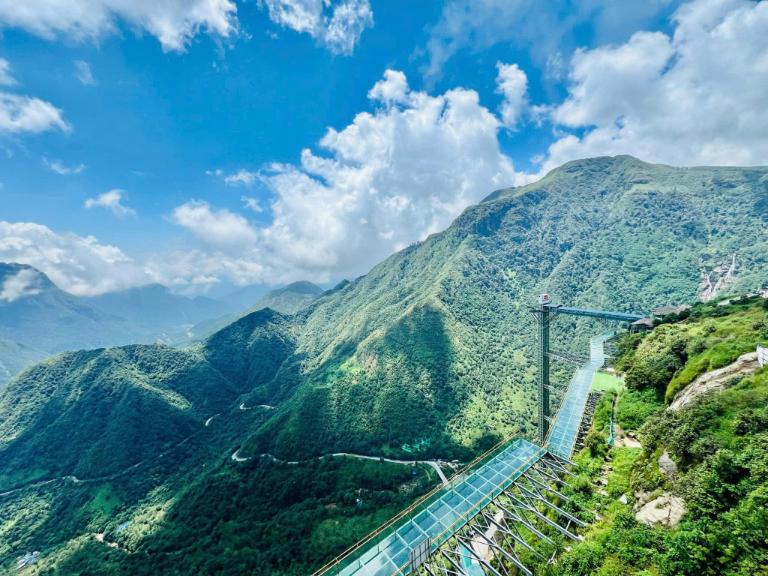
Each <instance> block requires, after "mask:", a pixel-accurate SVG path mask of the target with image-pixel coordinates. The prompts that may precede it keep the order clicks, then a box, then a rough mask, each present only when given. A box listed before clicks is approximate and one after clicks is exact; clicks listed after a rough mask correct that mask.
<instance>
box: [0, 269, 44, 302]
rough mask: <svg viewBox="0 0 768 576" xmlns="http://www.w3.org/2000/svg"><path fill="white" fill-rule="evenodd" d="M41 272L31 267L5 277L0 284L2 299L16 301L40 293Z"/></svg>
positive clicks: (0, 299)
mask: <svg viewBox="0 0 768 576" xmlns="http://www.w3.org/2000/svg"><path fill="white" fill-rule="evenodd" d="M40 291H41V290H40V274H38V273H37V272H36V271H35V270H31V269H29V268H27V269H24V270H19V271H18V272H17V273H16V274H14V275H13V276H9V277H8V278H6V279H5V281H4V282H3V284H2V286H0V301H3V302H15V301H16V300H20V299H22V298H27V297H29V296H34V295H35V294H40Z"/></svg>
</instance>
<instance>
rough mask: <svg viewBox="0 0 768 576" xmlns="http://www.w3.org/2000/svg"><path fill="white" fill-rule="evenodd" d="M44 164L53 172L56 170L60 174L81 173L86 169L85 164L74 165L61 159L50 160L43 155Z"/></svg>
mask: <svg viewBox="0 0 768 576" xmlns="http://www.w3.org/2000/svg"><path fill="white" fill-rule="evenodd" d="M43 164H45V167H46V168H48V170H50V171H51V172H55V173H56V174H59V175H60V176H69V175H70V174H80V173H81V172H82V171H83V170H85V164H83V163H80V164H75V165H74V166H67V165H66V164H64V163H63V162H62V161H61V160H49V159H48V158H46V157H45V156H43Z"/></svg>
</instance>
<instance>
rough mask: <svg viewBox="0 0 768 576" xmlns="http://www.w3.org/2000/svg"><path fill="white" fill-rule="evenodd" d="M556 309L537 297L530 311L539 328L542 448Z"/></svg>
mask: <svg viewBox="0 0 768 576" xmlns="http://www.w3.org/2000/svg"><path fill="white" fill-rule="evenodd" d="M556 311H557V308H553V307H552V306H551V300H550V298H549V296H548V295H546V294H542V295H541V296H540V297H539V305H538V306H537V307H536V308H533V309H532V312H533V315H534V317H535V318H536V323H537V324H538V327H539V354H538V361H539V443H540V445H541V446H544V443H545V442H546V441H547V434H548V433H549V421H550V419H551V405H550V400H549V390H550V383H549V353H550V351H549V324H550V322H551V321H552V317H553V316H554V312H556Z"/></svg>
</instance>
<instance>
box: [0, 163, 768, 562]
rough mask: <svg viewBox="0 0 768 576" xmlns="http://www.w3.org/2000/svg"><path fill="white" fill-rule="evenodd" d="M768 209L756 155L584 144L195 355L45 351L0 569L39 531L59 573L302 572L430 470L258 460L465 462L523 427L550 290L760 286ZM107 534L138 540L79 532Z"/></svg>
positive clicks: (638, 292)
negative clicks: (575, 154)
mask: <svg viewBox="0 0 768 576" xmlns="http://www.w3.org/2000/svg"><path fill="white" fill-rule="evenodd" d="M766 226H768V169H766V168H685V169H681V168H672V167H668V166H659V165H650V164H646V163H643V162H641V161H639V160H636V159H634V158H631V157H626V156H621V157H616V158H595V159H590V160H582V161H576V162H571V163H569V164H566V165H564V166H563V167H561V168H559V169H557V170H555V171H553V172H551V173H550V174H548V175H547V176H546V177H545V178H543V179H542V180H540V181H539V182H536V183H533V184H530V185H527V186H524V187H520V188H514V189H507V190H501V191H498V192H495V193H493V194H492V195H491V196H489V197H488V198H487V199H486V200H485V201H483V202H482V203H480V204H479V205H477V206H473V207H471V208H469V209H467V210H466V211H465V212H464V213H463V214H462V215H461V216H460V217H459V218H457V219H456V221H455V222H454V223H453V224H452V225H451V226H450V227H449V228H448V229H447V230H446V231H444V232H442V233H440V234H435V235H433V236H430V237H429V238H427V239H426V240H425V241H423V242H420V243H418V244H414V245H413V246H410V247H409V248H407V249H405V250H403V251H402V252H399V253H397V254H395V255H393V256H391V257H390V258H388V259H387V260H385V261H384V262H382V263H381V264H379V265H378V266H376V267H375V268H373V270H371V271H370V272H369V273H368V274H366V275H365V276H363V277H361V278H358V279H357V280H355V281H353V282H351V283H347V284H342V285H340V286H338V287H337V288H336V289H334V290H331V291H329V292H326V293H324V294H323V295H321V296H320V297H319V298H317V299H316V300H315V301H314V302H312V303H311V304H310V305H309V306H308V307H306V308H303V309H301V310H299V311H298V312H297V313H295V314H292V315H283V314H280V313H278V312H274V311H271V310H261V311H258V312H254V313H252V314H250V315H248V316H246V317H244V318H242V319H240V320H238V321H237V322H235V323H234V324H232V325H230V326H228V327H226V328H225V329H224V330H222V331H220V332H217V333H216V334H214V335H212V336H211V337H209V338H208V339H207V340H205V341H204V342H202V343H200V344H199V345H196V346H194V347H192V348H190V349H189V350H185V351H179V350H174V349H171V348H168V347H163V346H143V347H135V346H134V347H127V348H123V349H110V350H106V351H104V350H97V351H94V352H83V353H74V354H67V355H64V356H61V357H59V358H57V359H54V360H51V361H49V362H47V363H45V364H43V365H40V366H38V367H36V368H34V369H32V370H30V371H27V372H26V373H24V374H23V375H22V376H21V377H19V378H18V379H16V380H15V381H14V382H12V383H11V384H10V385H9V386H8V388H7V389H6V390H5V392H3V393H2V395H1V396H0V461H3V462H4V464H5V463H7V465H6V466H4V467H3V470H2V476H1V477H0V493H2V492H3V491H4V490H11V489H16V488H19V490H17V491H15V492H13V493H12V494H10V495H8V496H6V497H5V498H7V500H5V501H3V500H0V542H2V541H3V536H5V538H6V539H7V541H8V542H9V543H10V544H8V545H6V546H5V547H2V546H0V566H2V565H3V564H2V562H4V561H5V560H6V559H8V561H10V559H11V558H12V557H13V555H14V554H19V553H21V552H23V551H25V550H26V549H31V547H35V546H36V547H38V548H44V549H45V553H46V554H47V558H48V560H46V561H45V562H43V563H41V566H52V565H53V563H56V565H58V566H60V567H62V568H60V570H61V572H60V573H64V574H68V573H83V574H85V573H89V574H92V573H105V574H106V573H130V574H145V573H146V574H149V573H174V571H176V572H177V573H193V572H194V573H206V572H207V573H212V572H216V573H222V574H225V573H231V574H239V573H243V571H247V572H251V573H255V574H296V575H299V574H306V573H308V572H310V571H311V570H312V568H313V567H317V565H319V564H322V562H323V561H325V560H327V559H329V558H330V557H332V556H333V555H334V554H335V553H338V552H340V551H341V550H343V548H344V547H345V546H346V545H349V544H351V543H352V542H353V541H354V540H355V538H357V537H358V536H360V535H362V534H363V533H365V532H366V531H367V530H369V529H370V528H372V527H374V526H375V525H376V524H377V523H378V522H380V521H381V520H382V514H384V515H386V514H387V513H391V512H392V511H393V510H396V509H397V507H398V506H402V505H403V504H404V503H405V502H408V501H409V500H411V499H412V498H414V497H415V496H417V495H418V494H420V493H421V492H423V491H424V490H425V489H426V488H427V487H428V483H429V481H433V480H434V477H430V474H431V472H430V471H429V470H426V469H420V470H417V469H416V468H414V472H413V474H414V476H413V479H412V478H411V477H410V476H408V474H407V469H406V470H405V471H404V470H403V469H402V468H403V467H398V466H395V465H392V466H384V465H383V464H381V463H378V462H373V463H365V462H359V461H352V460H350V461H347V460H344V459H336V458H327V459H323V460H308V461H307V462H301V463H299V464H292V465H289V464H280V462H279V461H273V460H271V459H268V458H259V457H257V456H258V455H259V454H261V453H264V452H269V453H271V454H273V455H274V456H276V457H277V458H282V459H283V460H294V461H295V460H303V459H310V458H313V457H316V456H319V455H323V454H329V453H333V452H341V451H344V452H354V453H359V454H381V455H389V456H397V457H400V458H404V459H409V458H413V457H414V452H416V456H417V457H418V458H419V459H423V458H429V457H441V458H443V459H451V458H458V459H461V460H468V459H470V458H471V456H472V455H474V454H475V453H477V451H479V450H482V449H483V448H485V447H487V446H488V445H489V444H491V443H493V442H495V441H496V440H497V439H499V438H500V437H501V436H503V435H507V434H511V433H515V432H517V433H521V434H532V433H533V431H534V426H535V422H534V406H535V394H534V378H535V367H534V363H533V360H532V358H533V354H532V332H533V325H532V320H531V318H530V316H529V314H528V311H527V306H528V305H530V304H531V303H533V302H534V301H535V299H536V296H537V295H538V294H539V293H541V292H549V293H551V294H553V295H554V297H555V298H556V299H557V300H558V301H562V302H565V303H569V304H573V305H583V306H591V307H601V308H603V307H604V308H612V309H619V310H628V311H629V310H631V311H647V310H650V308H651V307H653V306H659V305H664V304H674V303H680V302H691V301H694V300H696V299H697V298H698V297H699V296H706V297H708V298H709V297H712V296H713V293H715V294H716V293H718V292H719V293H721V294H723V293H728V292H729V291H738V292H742V291H746V290H749V289H752V288H756V287H758V286H760V285H761V284H763V283H764V282H765V281H766V280H768V237H766V235H765V229H766ZM597 329H599V328H597V327H596V326H594V325H590V324H589V323H588V322H586V321H569V320H566V319H564V318H559V319H558V326H557V330H556V334H555V339H556V341H558V344H557V345H558V346H562V347H566V348H568V347H570V348H573V349H576V350H578V349H579V348H580V347H581V346H583V345H584V344H585V343H586V338H587V337H588V336H589V335H591V334H593V333H594V331H595V330H597ZM559 377H560V378H561V379H563V380H564V379H566V378H567V377H568V374H567V373H561V374H559ZM211 418H213V419H212V420H211ZM206 424H208V425H207V426H206ZM75 428H77V430H75ZM69 436H71V440H68V441H63V440H62V438H68V437H69ZM235 450H237V452H235ZM122 451H125V452H126V453H125V454H124V455H119V454H122ZM233 452H234V454H233ZM110 453H111V455H112V458H110ZM235 458H239V459H243V458H246V460H242V461H238V460H236V459H235ZM248 458H251V459H250V460H248ZM113 460H114V462H113ZM115 462H117V464H115ZM120 467H124V468H120ZM403 472H406V474H405V475H403ZM121 474H122V475H121ZM67 475H75V476H77V477H78V479H79V480H81V482H79V483H72V482H71V481H68V480H66V479H65V477H66V476H67ZM48 479H50V480H54V481H53V482H51V483H50V484H46V485H42V484H39V483H38V484H35V482H36V481H37V482H41V481H44V480H48ZM208 493H211V494H215V495H216V496H215V499H214V501H210V500H209V499H207V498H206V495H207V494H208ZM54 495H57V496H58V497H56V498H54ZM62 495H65V496H66V497H61V496H62ZM30 510H34V511H36V513H35V514H32V513H31V512H30ZM125 522H128V523H129V527H126V528H123V529H119V527H120V526H123V525H124V523H125ZM105 531H107V532H108V533H109V535H110V538H112V540H113V541H114V542H116V543H118V544H119V545H120V546H122V547H124V548H125V549H126V550H130V551H132V553H131V554H125V551H124V550H115V549H110V548H108V547H106V546H105V545H103V544H100V543H98V542H94V541H93V539H92V538H90V537H89V536H88V534H91V533H101V532H105ZM38 548H35V549H38ZM290 559H293V560H292V561H291V560H290ZM64 567H66V569H65V568H64ZM76 567H79V568H77V569H76ZM41 569H42V568H41ZM78 570H79V571H78Z"/></svg>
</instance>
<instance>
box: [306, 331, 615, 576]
mask: <svg viewBox="0 0 768 576" xmlns="http://www.w3.org/2000/svg"><path fill="white" fill-rule="evenodd" d="M609 337H610V334H607V335H603V336H597V337H595V338H593V339H592V341H591V342H590V358H589V361H588V362H587V363H586V364H585V365H584V366H582V367H580V368H579V369H578V370H577V371H576V373H575V374H574V376H573V379H572V380H571V382H570V384H569V386H568V389H567V391H566V393H565V396H564V398H563V402H562V403H561V407H560V409H559V411H558V413H557V417H556V418H555V420H554V422H553V425H552V427H551V429H550V433H549V436H548V441H547V443H546V447H545V448H542V447H540V446H538V445H536V444H534V443H532V442H529V441H528V440H524V439H521V438H516V439H513V440H511V441H509V442H507V443H505V444H502V445H500V446H499V447H497V448H496V449H495V450H492V451H491V452H490V453H489V454H487V455H486V456H485V457H484V458H482V459H481V460H480V461H478V462H477V463H475V465H473V466H472V467H471V468H470V469H468V470H465V471H464V472H462V473H460V474H458V475H456V476H454V477H453V478H451V479H450V480H449V483H448V485H447V486H444V487H442V488H440V489H438V490H435V491H433V492H431V493H430V494H428V495H427V496H426V497H424V498H423V499H421V500H420V501H418V502H417V503H416V504H415V505H413V506H412V507H411V508H409V509H407V510H406V511H404V512H403V513H401V514H399V515H398V516H396V517H395V518H394V519H393V520H392V521H390V522H389V523H388V524H386V525H385V526H383V527H382V528H381V529H380V530H379V531H377V532H375V533H374V534H371V535H370V536H369V537H368V538H367V539H366V540H363V541H362V542H361V543H359V544H358V545H357V546H356V547H355V548H353V549H352V550H350V551H349V552H348V553H347V554H345V555H344V556H342V557H340V558H338V559H336V560H334V561H333V562H331V563H330V564H329V565H327V566H326V567H324V568H322V569H321V570H320V571H319V572H317V573H316V574H318V575H321V574H322V575H330V574H333V575H340V576H392V575H400V574H410V573H411V572H412V559H413V557H414V555H417V556H418V554H419V553H420V552H424V553H426V554H430V553H432V552H433V551H434V550H436V549H437V548H439V547H440V546H441V545H442V544H443V543H445V542H446V541H448V540H449V539H450V538H451V537H452V536H453V535H454V534H456V533H457V532H458V531H459V530H461V529H462V528H463V527H464V526H465V525H466V524H467V523H468V522H469V521H470V520H471V519H472V518H473V517H474V516H476V515H477V514H478V513H479V512H480V511H481V510H482V509H483V508H484V507H486V506H487V505H488V504H489V503H490V502H491V501H493V500H494V499H495V498H496V497H498V496H499V495H500V494H501V493H502V492H504V490H506V489H507V488H508V487H509V486H510V485H512V484H513V483H514V482H515V481H516V480H518V479H519V478H520V477H521V476H523V475H524V474H525V473H526V472H528V471H529V469H531V467H533V466H534V465H535V464H537V462H539V460H541V459H542V458H543V457H544V456H545V455H546V454H547V452H550V453H551V454H554V455H555V456H558V457H559V458H562V459H565V460H567V459H568V458H570V456H571V454H572V452H573V447H574V444H575V442H576V437H577V435H578V431H579V425H580V423H581V419H582V415H583V412H584V407H585V405H586V402H587V397H588V396H589V391H590V388H591V384H592V377H593V376H594V374H595V372H596V371H597V370H598V369H599V368H600V367H601V366H602V364H603V362H604V361H605V353H604V351H603V344H604V343H605V341H606V340H607V339H608V338H609Z"/></svg>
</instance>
